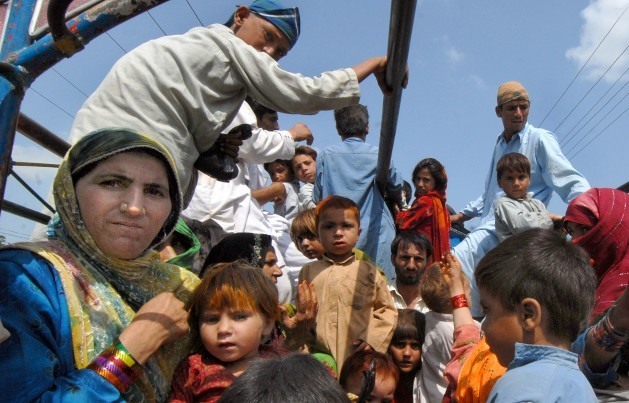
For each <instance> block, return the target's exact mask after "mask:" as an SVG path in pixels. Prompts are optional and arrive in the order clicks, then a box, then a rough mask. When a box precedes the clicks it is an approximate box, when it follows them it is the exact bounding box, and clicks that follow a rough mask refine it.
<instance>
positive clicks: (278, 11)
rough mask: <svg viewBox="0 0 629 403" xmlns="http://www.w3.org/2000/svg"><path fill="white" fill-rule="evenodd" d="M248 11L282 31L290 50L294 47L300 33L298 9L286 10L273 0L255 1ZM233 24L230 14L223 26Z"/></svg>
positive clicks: (232, 17)
mask: <svg viewBox="0 0 629 403" xmlns="http://www.w3.org/2000/svg"><path fill="white" fill-rule="evenodd" d="M237 7H240V6H237ZM249 11H251V12H252V13H254V14H256V15H258V16H260V17H262V18H264V19H265V20H267V21H269V22H270V23H271V24H273V25H275V27H277V29H279V30H280V31H282V33H283V34H284V36H286V38H287V39H288V42H289V43H290V47H291V49H292V48H293V46H295V44H296V43H297V39H299V33H300V31H301V21H300V18H299V8H297V7H289V8H287V7H284V5H283V4H282V3H280V2H279V1H275V0H255V1H254V2H253V3H251V5H250V6H249ZM233 23H234V15H233V14H232V16H231V17H229V20H228V21H227V22H226V23H225V25H227V26H228V27H230V26H232V24H233Z"/></svg>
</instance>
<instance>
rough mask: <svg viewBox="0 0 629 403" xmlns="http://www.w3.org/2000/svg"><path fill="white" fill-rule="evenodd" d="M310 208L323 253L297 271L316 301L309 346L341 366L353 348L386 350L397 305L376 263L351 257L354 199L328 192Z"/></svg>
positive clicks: (355, 218)
mask: <svg viewBox="0 0 629 403" xmlns="http://www.w3.org/2000/svg"><path fill="white" fill-rule="evenodd" d="M315 214H316V223H317V229H318V234H319V240H320V241H321V244H322V245H323V248H324V249H325V253H324V255H323V258H322V259H321V260H319V261H316V262H313V263H308V264H306V265H305V266H304V267H303V268H302V269H301V272H300V273H299V282H300V283H302V282H303V281H306V282H307V283H309V284H312V285H314V288H315V292H316V295H317V299H318V301H319V304H320V306H319V310H318V312H317V317H316V328H315V329H311V334H312V335H313V336H312V337H311V339H310V340H307V342H308V343H309V344H310V345H311V346H312V348H311V349H310V351H311V352H315V353H325V354H330V355H331V356H332V357H333V358H334V359H335V361H336V363H337V364H338V366H339V369H342V368H340V367H341V365H342V363H343V362H344V361H345V359H346V358H347V357H348V356H349V355H350V354H352V353H353V352H354V351H357V350H363V349H374V350H377V351H380V352H382V353H386V352H387V349H388V347H389V344H390V342H391V338H392V337H393V330H394V328H395V322H396V319H397V311H396V309H395V306H394V305H393V300H392V299H391V294H390V293H389V290H388V287H387V283H386V279H385V277H384V276H382V275H381V274H380V272H379V271H378V267H377V266H375V265H373V264H371V263H368V262H367V261H364V260H357V259H356V255H355V254H354V252H353V248H354V246H355V245H356V241H357V239H358V236H359V234H360V224H359V223H360V216H359V213H358V206H357V205H356V203H354V202H353V201H352V200H350V199H348V198H345V197H341V196H334V195H333V196H328V197H327V198H325V199H324V200H322V201H321V203H319V204H318V205H317V209H316V212H315ZM313 339H314V340H313Z"/></svg>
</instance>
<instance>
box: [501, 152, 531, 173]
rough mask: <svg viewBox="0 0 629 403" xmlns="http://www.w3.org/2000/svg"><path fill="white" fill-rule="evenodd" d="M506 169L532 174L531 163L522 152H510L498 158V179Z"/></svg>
mask: <svg viewBox="0 0 629 403" xmlns="http://www.w3.org/2000/svg"><path fill="white" fill-rule="evenodd" d="M505 171H515V172H518V173H525V174H527V175H529V176H531V163H530V162H529V159H528V158H526V155H524V154H520V153H508V154H505V155H503V156H502V157H501V158H500V159H499V160H498V165H496V173H497V179H498V180H500V178H502V174H503V173H505Z"/></svg>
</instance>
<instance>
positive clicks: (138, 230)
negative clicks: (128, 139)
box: [75, 151, 172, 259]
mask: <svg viewBox="0 0 629 403" xmlns="http://www.w3.org/2000/svg"><path fill="white" fill-rule="evenodd" d="M75 192H76V198H77V200H78V203H79V209H80V211H81V217H82V218H83V222H84V223H85V227H86V228H87V230H88V232H89V233H90V235H91V236H92V238H93V239H94V241H95V242H96V245H97V246H98V247H99V248H100V250H102V251H103V253H105V254H106V255H109V256H113V257H116V258H119V259H134V258H136V257H138V256H140V255H141V254H142V252H144V251H145V250H146V249H147V248H148V247H149V246H150V245H151V243H152V242H153V240H154V239H155V237H156V236H157V234H158V233H159V231H160V229H161V228H162V227H163V226H164V223H165V222H166V219H167V218H168V216H169V215H170V213H171V211H172V201H171V199H170V193H169V184H168V175H167V173H166V168H165V167H164V163H163V162H162V161H161V160H159V159H157V158H155V157H153V156H151V155H148V154H145V153H141V152H133V151H131V152H123V153H120V154H116V155H114V156H112V157H109V158H107V159H105V160H103V161H101V162H99V163H98V164H97V165H96V167H95V168H94V169H92V170H91V171H90V172H88V173H87V174H86V175H85V176H83V177H82V178H81V179H79V180H78V182H77V183H76V184H75Z"/></svg>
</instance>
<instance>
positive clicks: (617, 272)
mask: <svg viewBox="0 0 629 403" xmlns="http://www.w3.org/2000/svg"><path fill="white" fill-rule="evenodd" d="M564 221H572V222H574V223H577V224H581V225H585V226H588V227H592V229H590V230H589V231H588V232H587V233H585V234H584V235H583V236H580V237H578V238H575V239H573V242H574V243H575V244H577V245H579V246H581V247H582V248H583V249H585V250H586V251H587V252H588V253H589V254H590V257H591V258H592V259H593V260H594V268H595V269H596V276H597V278H598V287H597V288H596V300H595V305H594V312H593V313H592V317H594V316H595V315H598V314H600V313H603V312H605V310H606V309H607V308H609V307H610V306H612V305H613V304H614V302H615V301H616V299H618V297H620V295H621V294H622V292H623V291H624V290H625V288H626V287H627V284H629V246H628V244H629V195H627V194H626V193H624V192H621V191H620V190H616V189H608V188H593V189H590V190H588V191H587V192H585V193H583V194H581V195H580V196H578V197H577V198H575V199H574V200H572V202H570V204H569V205H568V209H567V211H566V216H565V217H564Z"/></svg>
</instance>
